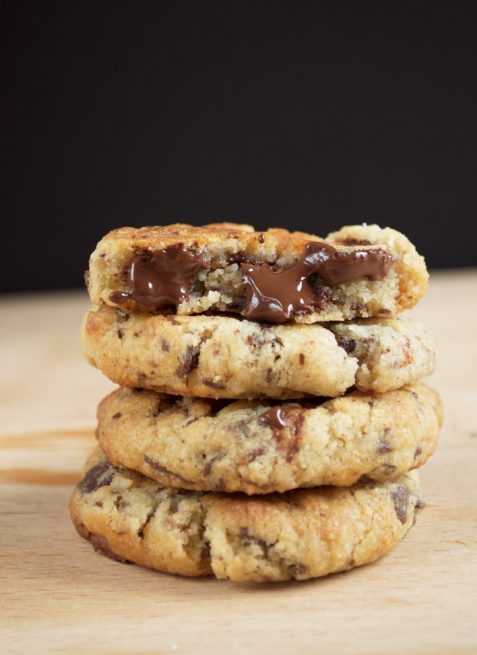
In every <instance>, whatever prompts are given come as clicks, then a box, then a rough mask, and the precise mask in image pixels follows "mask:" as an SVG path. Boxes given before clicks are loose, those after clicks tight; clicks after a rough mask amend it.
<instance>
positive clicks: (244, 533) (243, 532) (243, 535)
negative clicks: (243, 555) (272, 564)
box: [239, 528, 271, 555]
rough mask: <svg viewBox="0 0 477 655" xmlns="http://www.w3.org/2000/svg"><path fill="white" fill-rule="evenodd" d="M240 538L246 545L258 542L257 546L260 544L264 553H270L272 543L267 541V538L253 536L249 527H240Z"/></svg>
mask: <svg viewBox="0 0 477 655" xmlns="http://www.w3.org/2000/svg"><path fill="white" fill-rule="evenodd" d="M239 539H240V541H241V542H242V543H243V544H244V545H245V546H249V545H250V544H256V545H257V546H260V548H262V549H263V551H264V555H267V554H268V549H269V548H270V546H271V544H269V543H267V542H266V541H265V539H260V538H259V537H252V535H251V534H250V532H249V530H248V528H240V530H239Z"/></svg>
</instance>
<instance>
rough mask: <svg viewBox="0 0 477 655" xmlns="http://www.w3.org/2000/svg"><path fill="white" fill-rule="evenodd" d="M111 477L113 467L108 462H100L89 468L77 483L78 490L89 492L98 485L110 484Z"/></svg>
mask: <svg viewBox="0 0 477 655" xmlns="http://www.w3.org/2000/svg"><path fill="white" fill-rule="evenodd" d="M112 479H113V469H112V467H111V466H110V465H109V464H108V462H100V463H99V464H96V466H93V468H92V469H90V470H89V471H88V472H87V473H86V475H85V476H84V478H83V479H82V480H81V482H80V483H79V485H78V488H79V490H80V491H82V492H83V493H86V494H90V493H92V492H93V491H97V490H98V489H99V488H100V487H105V486H107V485H108V484H110V482H111V480H112Z"/></svg>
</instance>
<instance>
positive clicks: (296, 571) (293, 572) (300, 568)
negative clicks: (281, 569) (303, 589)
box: [288, 562, 308, 580]
mask: <svg viewBox="0 0 477 655" xmlns="http://www.w3.org/2000/svg"><path fill="white" fill-rule="evenodd" d="M288 573H289V574H290V577H291V578H294V579H295V580H298V579H302V578H303V577H304V576H305V575H306V574H307V573H308V567H307V566H305V565H304V564H300V562H297V563H296V564H290V566H289V567H288Z"/></svg>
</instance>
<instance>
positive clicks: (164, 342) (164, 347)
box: [161, 339, 170, 353]
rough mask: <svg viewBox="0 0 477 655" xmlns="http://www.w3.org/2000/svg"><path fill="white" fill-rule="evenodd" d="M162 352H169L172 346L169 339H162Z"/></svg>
mask: <svg viewBox="0 0 477 655" xmlns="http://www.w3.org/2000/svg"><path fill="white" fill-rule="evenodd" d="M161 350H163V351H164V352H165V353H168V352H169V350H170V346H169V342H168V341H167V339H161Z"/></svg>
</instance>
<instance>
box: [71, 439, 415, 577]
mask: <svg viewBox="0 0 477 655" xmlns="http://www.w3.org/2000/svg"><path fill="white" fill-rule="evenodd" d="M420 507H422V501H421V496H420V490H419V482H418V477H417V474H416V473H415V472H413V473H409V474H408V475H406V476H403V477H401V478H398V479H397V480H394V481H392V482H384V483H368V484H361V485H355V486H354V487H349V488H334V487H316V488H313V489H306V490H295V491H290V492H287V493H284V494H270V495H267V496H261V497H254V496H252V497H250V496H248V497H247V496H244V495H241V494H236V495H226V494H217V493H208V492H195V491H181V490H178V489H173V488H170V487H162V486H161V485H160V484H158V483H157V482H154V481H153V480H150V479H148V478H145V477H144V476H142V475H140V474H138V473H135V472H133V471H130V470H127V469H118V468H114V467H112V466H111V465H110V464H109V463H108V462H107V460H106V459H105V456H104V454H103V452H102V451H101V450H100V449H97V450H96V451H95V452H94V453H93V455H92V456H91V457H90V459H89V460H88V462H87V464H86V468H85V473H84V477H83V479H82V480H81V482H79V484H78V485H77V487H76V489H75V490H74V492H73V495H72V496H71V500H70V511H71V516H72V519H73V522H74V524H75V527H76V529H77V530H78V532H79V534H80V535H81V536H83V537H85V538H86V539H89V540H90V541H91V543H92V545H93V547H94V548H95V550H97V551H99V552H101V553H103V554H104V555H107V556H109V557H112V558H113V559H117V560H119V561H123V562H134V563H136V564H140V565H142V566H146V567H150V568H154V569H158V570H159V571H163V572H166V573H173V574H179V575H185V576H201V575H215V576H216V577H217V578H228V579H229V580H234V581H242V582H244V581H254V582H271V581H280V580H292V579H294V580H306V579H309V578H316V577H320V576H323V575H327V574H329V573H335V572H338V571H345V570H348V569H351V568H353V567H355V566H361V565H362V564H368V563H370V562H373V561H375V560H377V559H378V558H379V557H381V556H382V555H384V554H385V553H387V552H388V551H390V550H391V549H392V548H393V547H394V546H395V545H396V544H397V543H398V541H400V540H401V539H402V538H403V537H404V536H405V535H406V533H407V532H408V530H409V529H410V528H411V527H412V525H413V523H414V515H415V510H416V509H418V508H420Z"/></svg>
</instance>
